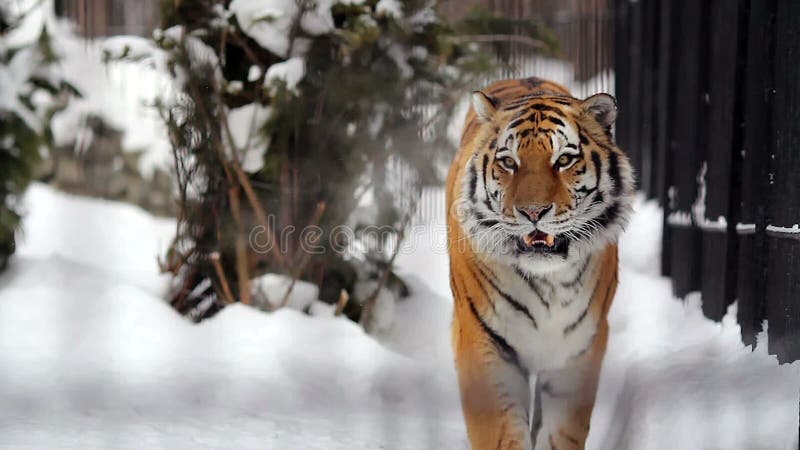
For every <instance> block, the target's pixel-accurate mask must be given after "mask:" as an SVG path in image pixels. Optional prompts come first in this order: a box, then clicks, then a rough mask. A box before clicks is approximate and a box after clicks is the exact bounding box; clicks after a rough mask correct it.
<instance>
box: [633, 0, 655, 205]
mask: <svg viewBox="0 0 800 450" xmlns="http://www.w3.org/2000/svg"><path fill="white" fill-rule="evenodd" d="M637 5H638V9H637V16H636V20H637V21H638V22H639V23H640V24H641V26H640V27H639V30H638V31H639V35H638V36H637V37H638V42H637V44H638V45H637V49H638V53H639V70H638V73H639V79H638V82H639V86H638V89H637V92H636V93H634V94H633V95H636V97H635V98H636V99H637V102H636V103H637V116H636V118H637V120H638V126H636V139H637V141H636V145H637V146H638V148H639V154H640V157H639V167H638V171H639V172H638V173H639V177H638V178H639V188H640V189H641V190H642V191H643V192H644V193H645V194H646V195H647V197H649V198H653V197H654V195H655V189H654V181H653V178H654V177H653V163H654V160H653V159H654V158H653V129H654V127H653V113H654V108H653V104H654V97H655V87H654V77H655V75H654V74H655V70H656V60H657V53H656V50H657V45H656V43H657V42H658V40H657V37H658V26H657V23H658V21H657V16H656V14H657V11H658V1H657V0H642V1H640V2H638V3H637Z"/></svg>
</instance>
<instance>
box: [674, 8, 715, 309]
mask: <svg viewBox="0 0 800 450" xmlns="http://www.w3.org/2000/svg"><path fill="white" fill-rule="evenodd" d="M674 6H675V7H676V8H677V9H678V17H679V20H678V21H677V24H676V25H677V27H676V28H675V29H673V32H674V33H676V34H677V36H676V37H677V41H678V42H677V47H676V49H675V63H674V64H673V65H672V66H671V68H672V70H673V73H672V74H670V77H673V76H674V83H671V87H672V89H670V92H671V95H672V96H673V97H674V101H675V104H674V108H670V123H671V128H670V130H671V132H672V134H671V137H670V146H669V148H670V156H671V158H673V163H672V164H671V167H670V176H671V182H670V184H671V185H670V188H669V197H670V198H669V201H668V205H667V206H668V208H666V212H667V214H669V216H668V225H669V226H670V227H671V230H670V233H671V242H670V248H669V254H670V259H671V262H670V273H671V275H672V279H673V290H674V291H675V295H677V296H679V297H683V296H685V295H686V294H687V293H689V292H692V291H697V290H699V289H700V272H701V271H700V253H701V251H700V248H701V239H700V230H699V229H698V228H696V227H694V226H688V227H687V223H686V221H685V220H684V219H685V218H686V217H688V216H689V215H690V214H691V211H692V206H693V205H694V203H695V200H696V198H697V193H698V192H697V175H698V173H699V171H700V168H701V166H702V163H703V161H704V160H705V157H706V156H705V153H706V152H705V150H706V149H705V145H706V130H707V129H706V127H705V124H706V120H705V118H706V117H707V115H706V106H707V105H706V102H705V94H706V92H707V91H706V83H707V78H706V76H707V65H708V54H709V51H708V39H707V37H706V36H707V31H708V20H709V18H708V1H702V0H701V1H698V0H676V1H675V2H674Z"/></svg>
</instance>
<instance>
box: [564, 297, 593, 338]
mask: <svg viewBox="0 0 800 450" xmlns="http://www.w3.org/2000/svg"><path fill="white" fill-rule="evenodd" d="M595 289H596V288H595ZM592 296H594V294H592ZM591 300H592V299H591V298H590V299H589V301H588V302H587V303H586V308H584V310H583V311H582V312H581V314H580V315H579V316H578V318H577V319H575V321H574V322H572V323H571V324H569V325H567V326H566V328H564V336H567V335H568V334H570V333H572V332H573V331H575V328H578V325H580V324H581V322H583V319H585V318H586V316H587V315H588V314H589V307H590V306H592V302H591Z"/></svg>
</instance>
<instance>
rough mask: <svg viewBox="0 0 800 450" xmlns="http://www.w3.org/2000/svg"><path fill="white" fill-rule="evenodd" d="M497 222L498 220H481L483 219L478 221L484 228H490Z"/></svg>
mask: <svg viewBox="0 0 800 450" xmlns="http://www.w3.org/2000/svg"><path fill="white" fill-rule="evenodd" d="M498 223H500V222H498V221H496V220H483V221H481V222H480V223H479V225H480V226H482V227H485V228H492V227H493V226H495V225H497V224H498Z"/></svg>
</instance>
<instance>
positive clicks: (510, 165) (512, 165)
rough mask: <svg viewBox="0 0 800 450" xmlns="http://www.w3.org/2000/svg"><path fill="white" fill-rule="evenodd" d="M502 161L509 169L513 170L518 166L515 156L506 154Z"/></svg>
mask: <svg viewBox="0 0 800 450" xmlns="http://www.w3.org/2000/svg"><path fill="white" fill-rule="evenodd" d="M500 163H501V164H503V166H505V167H506V168H508V169H511V170H513V169H514V168H516V167H517V162H516V161H514V158H512V157H510V156H506V157H505V158H502V159H500Z"/></svg>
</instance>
